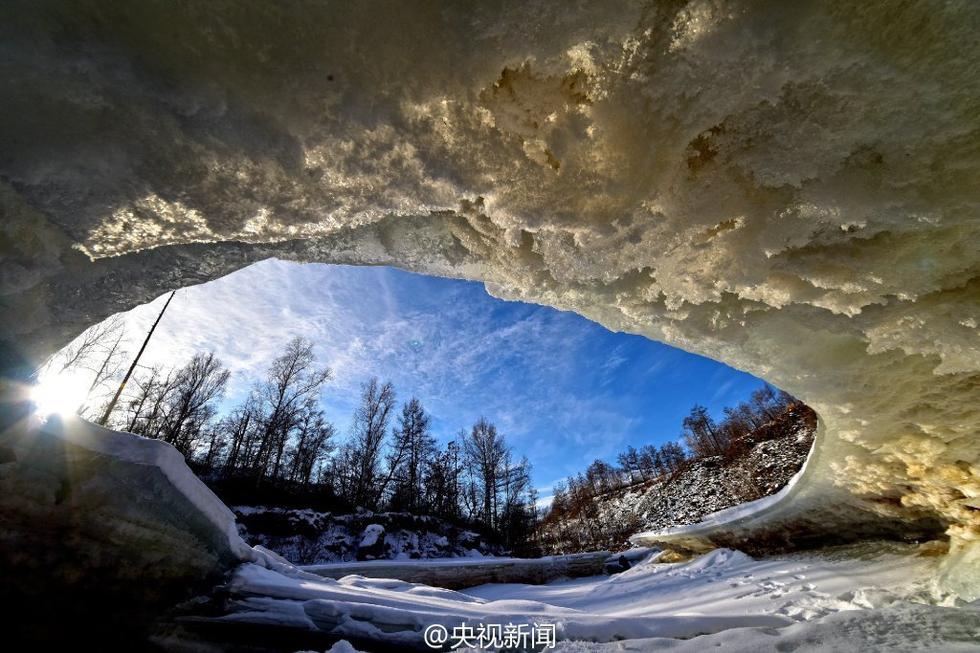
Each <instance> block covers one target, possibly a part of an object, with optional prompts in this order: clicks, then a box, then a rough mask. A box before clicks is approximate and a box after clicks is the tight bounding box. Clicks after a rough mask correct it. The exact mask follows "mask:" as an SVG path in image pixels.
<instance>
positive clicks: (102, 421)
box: [99, 290, 177, 426]
mask: <svg viewBox="0 0 980 653" xmlns="http://www.w3.org/2000/svg"><path fill="white" fill-rule="evenodd" d="M175 294H177V291H176V290H174V291H172V292H171V293H170V297H167V303H165V304H164V305H163V308H162V309H161V310H160V314H159V315H157V319H156V322H154V323H153V326H151V327H150V332H149V333H147V334H146V340H144V341H143V346H142V347H140V350H139V352H137V354H136V358H134V359H133V364H132V365H130V366H129V369H128V370H127V371H126V376H124V377H123V380H122V383H120V384H119V389H118V390H116V394H115V396H114V397H113V398H112V401H110V402H109V405H108V406H106V409H105V412H104V413H103V414H102V419H100V420H99V425H100V426H105V423H106V422H108V421H109V415H110V414H111V413H112V410H113V409H114V408H115V407H116V402H117V401H119V395H121V394H122V392H123V389H124V388H125V387H126V382H127V381H129V377H130V375H131V374H132V373H133V370H135V369H136V364H137V363H139V362H140V356H142V355H143V350H144V349H146V345H148V344H149V342H150V338H151V337H152V336H153V331H154V330H156V328H157V325H158V324H160V318H162V317H163V313H164V311H166V310H167V307H168V306H170V300H171V299H173V298H174V295H175Z"/></svg>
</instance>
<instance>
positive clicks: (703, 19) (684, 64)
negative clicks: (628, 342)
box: [0, 2, 980, 559]
mask: <svg viewBox="0 0 980 653" xmlns="http://www.w3.org/2000/svg"><path fill="white" fill-rule="evenodd" d="M294 9H295V8H294V7H293V6H292V5H277V4H270V3H266V4H250V5H242V6H236V7H234V8H231V9H229V8H227V7H222V8H220V9H219V8H218V7H214V6H211V5H208V4H200V5H180V6H177V7H175V6H173V5H172V3H164V2H160V3H156V2H143V3H139V4H138V5H118V6H112V7H101V8H99V9H98V11H96V9H94V8H93V7H92V6H90V5H86V4H83V3H71V4H65V3H58V2H50V3H46V2H31V3H17V2H11V3H6V4H5V5H4V7H3V9H2V10H0V12H2V15H0V18H2V20H0V30H2V36H3V43H4V55H5V56H4V63H3V66H4V76H3V79H4V81H3V85H4V93H3V97H4V101H3V103H2V106H0V118H2V119H0V142H2V144H3V147H2V150H3V157H2V158H0V206H2V212H3V216H4V217H3V222H2V226H0V228H2V230H3V234H4V238H3V242H2V247H3V253H4V257H3V261H2V275H0V293H2V295H3V302H4V310H3V311H2V315H0V327H2V338H3V341H2V347H0V356H2V360H3V361H4V363H3V365H4V368H5V369H6V370H8V374H11V375H16V374H17V372H16V370H17V369H23V368H29V367H30V366H31V365H32V364H34V363H36V362H38V361H39V360H40V359H42V358H43V357H44V356H45V355H46V354H49V353H51V352H53V351H55V350H57V348H58V347H60V346H61V345H63V344H64V343H65V342H67V341H68V340H69V339H70V338H71V337H72V336H73V335H75V334H77V333H78V332H79V331H81V330H82V329H83V328H84V327H86V326H88V325H89V324H91V323H93V322H95V321H97V320H98V319H101V318H103V317H105V316H106V315H108V314H109V313H111V312H114V311H117V310H121V309H127V308H130V307H132V306H134V305H136V304H138V303H141V302H145V301H147V300H148V299H151V298H152V297H154V296H156V295H158V294H159V293H160V292H162V291H164V290H166V289H170V288H174V287H179V286H182V285H187V284H190V283H197V282H200V281H203V280H207V279H210V278H214V277H215V276H219V275H221V274H224V273H227V272H230V271H232V270H234V269H236V268H238V267H241V266H243V265H245V264H247V263H248V262H250V261H252V260H256V259H258V258H262V257H264V256H269V255H277V256H282V257H288V258H294V259H297V260H309V261H322V262H346V263H361V264H375V263H383V264H389V265H397V266H401V267H404V268H406V269H410V270H415V271H419V272H426V273H430V274H439V275H446V276H458V277H465V278H471V279H479V280H482V281H484V282H486V284H487V287H488V289H489V290H490V291H491V292H493V293H495V294H497V295H500V296H504V297H512V298H517V299H522V300H525V301H532V302H540V303H546V304H550V305H553V306H556V307H559V308H563V309H567V310H573V311H576V312H579V313H581V314H583V315H585V316H587V317H590V318H592V319H594V320H596V321H598V322H600V323H602V324H604V325H605V326H607V327H609V328H611V329H618V330H624V331H630V332H633V333H638V334H643V335H645V336H647V337H650V338H654V339H657V340H661V341H664V342H667V343H670V344H673V345H675V346H679V347H681V348H684V349H686V350H689V351H695V352H698V353H701V354H704V355H706V356H710V357H712V358H715V359H717V360H721V361H724V362H726V363H728V364H730V365H733V366H735V367H737V368H740V369H743V370H746V371H748V372H751V373H753V374H755V375H757V376H759V377H762V378H765V379H767V380H769V381H771V382H773V383H774V384H776V385H778V386H780V387H782V388H785V389H786V390H788V391H790V392H792V393H793V394H794V395H796V396H798V397H800V398H802V399H803V400H805V401H806V402H807V403H808V404H809V405H811V406H813V407H814V408H815V409H816V410H817V412H818V413H819V414H820V416H821V420H822V425H823V430H822V433H821V435H820V436H819V437H818V439H817V442H816V446H815V450H814V453H813V458H812V460H811V462H810V464H809V466H808V468H807V472H806V474H805V476H804V477H803V478H802V479H801V480H800V482H799V483H798V484H797V486H796V488H795V490H794V491H793V493H792V496H791V497H790V498H789V500H788V501H785V502H781V503H780V504H779V507H778V510H776V509H774V510H769V511H766V512H765V513H763V514H767V515H771V516H772V519H776V518H777V517H778V519H779V521H778V523H779V524H782V525H783V526H780V527H779V530H780V532H781V533H782V535H780V537H781V538H783V539H785V538H789V539H790V540H793V539H794V538H795V537H796V535H797V533H798V531H795V530H792V528H791V525H792V524H802V523H805V524H807V525H808V527H807V532H808V533H811V534H813V533H814V532H816V533H817V534H819V532H820V531H822V532H823V533H824V534H825V535H828V536H831V535H834V536H836V535H840V534H842V533H844V534H846V533H851V534H853V535H855V536H861V537H866V536H874V534H875V533H884V532H885V531H888V532H889V534H890V535H894V534H895V531H896V529H897V531H899V532H901V530H902V528H901V525H902V524H906V525H908V529H907V531H908V532H909V533H913V534H918V533H919V532H920V531H921V532H925V533H926V534H927V535H928V534H929V533H928V531H929V530H930V529H929V528H926V526H927V525H930V524H931V530H932V531H936V530H940V531H942V530H945V531H946V532H947V533H948V535H949V536H951V537H952V538H953V544H954V552H959V551H965V550H968V549H971V547H972V550H973V551H976V546H977V545H976V543H977V541H978V539H980V517H978V515H980V512H978V511H977V508H976V502H977V497H978V496H980V482H978V478H980V444H978V443H980V440H978V438H977V433H978V430H980V408H978V404H980V402H978V401H977V397H978V393H980V331H978V325H980V314H978V306H980V257H978V250H977V247H976V243H977V242H980V221H978V219H977V212H978V206H980V187H978V185H977V184H976V179H977V178H978V177H980V156H978V154H977V152H978V142H980V141H978V138H980V137H978V133H980V132H978V130H977V123H976V116H977V115H980V78H978V74H977V70H978V67H977V65H976V64H977V61H978V60H980V53H978V51H977V47H976V39H975V38H974V35H975V34H976V33H977V30H978V29H980V24H978V21H980V13H978V12H976V11H974V10H973V9H972V6H971V5H970V3H944V4H942V5H941V6H936V5H921V6H920V5H914V6H908V5H901V6H891V5H890V4H889V3H883V4H876V5H873V6H869V5H866V4H860V3H849V2H841V3H813V4H812V5H810V4H805V5H799V3H782V4H777V5H773V6H763V5H758V6H742V5H739V6H738V7H727V6H726V5H725V4H724V3H721V4H718V3H701V2H690V3H687V4H685V5H669V6H667V5H661V4H659V3H650V4H646V3H642V2H640V3H629V2H624V3H612V4H610V3H593V4H591V5H583V6H582V7H579V8H574V9H572V8H569V7H568V6H566V3H552V4H550V5H540V4H533V5H527V4H525V3H514V4H512V5H507V6H504V7H497V6H494V7H490V6H489V5H481V6H474V5H472V3H441V4H440V5H439V8H438V10H436V9H432V10H422V9H419V8H418V7H416V6H409V5H395V6H388V7H385V8H384V9H383V10H382V9H381V8H380V7H379V6H377V5H360V4H354V5H350V6H347V7H338V6H335V5H320V4H310V5H308V6H304V10H303V11H295V10H294ZM883 26H887V29H885V28H883ZM758 519H759V520H760V521H758V522H757V523H759V524H762V523H763V522H766V520H763V519H762V518H761V517H760V518H758ZM767 519H768V518H767ZM753 523H756V522H753ZM766 523H768V524H770V525H772V524H774V523H777V522H773V521H768V522H766ZM884 524H891V526H888V527H887V528H886V527H885V526H884ZM770 530H771V529H770ZM761 532H763V531H760V530H750V531H746V533H748V534H747V535H746V537H749V538H751V537H752V535H751V533H761ZM766 532H769V531H766ZM930 536H931V535H930ZM766 537H769V535H767V536H766ZM807 537H810V536H809V535H808V536H807ZM964 559H969V558H968V557H967V558H964ZM974 559H975V556H974Z"/></svg>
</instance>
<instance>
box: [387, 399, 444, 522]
mask: <svg viewBox="0 0 980 653" xmlns="http://www.w3.org/2000/svg"><path fill="white" fill-rule="evenodd" d="M430 421H431V420H430V418H429V416H428V415H427V414H426V412H425V410H424V409H423V408H422V404H421V402H419V400H418V399H416V398H415V397H412V398H411V399H410V400H409V401H408V403H406V404H404V405H403V406H402V413H401V416H400V417H399V418H398V428H397V429H395V431H394V432H393V433H392V440H393V442H392V454H391V455H390V456H389V459H388V468H389V476H390V477H392V478H393V480H394V482H395V493H394V497H393V502H394V504H395V506H394V507H396V508H405V509H407V510H409V511H410V512H418V511H419V510H420V508H421V506H422V503H423V499H424V496H425V489H424V487H423V482H422V481H423V477H424V473H425V469H426V467H427V466H429V462H430V460H431V458H432V456H433V455H434V452H435V440H434V439H433V438H432V437H431V436H430V435H429V423H430Z"/></svg>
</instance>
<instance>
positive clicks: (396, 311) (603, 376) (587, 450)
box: [125, 260, 758, 479]
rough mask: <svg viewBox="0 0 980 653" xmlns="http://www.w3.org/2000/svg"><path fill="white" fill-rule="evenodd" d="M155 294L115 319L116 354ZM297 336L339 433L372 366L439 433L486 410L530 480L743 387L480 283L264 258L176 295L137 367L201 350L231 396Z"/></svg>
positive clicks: (576, 464)
mask: <svg viewBox="0 0 980 653" xmlns="http://www.w3.org/2000/svg"><path fill="white" fill-rule="evenodd" d="M162 302H163V298H160V299H158V300H156V301H154V302H152V303H151V304H148V305H145V306H142V307H139V308H137V309H134V310H133V311H131V312H129V313H128V314H126V316H125V317H126V323H127V329H128V333H129V340H130V351H135V349H136V348H138V343H139V340H140V339H141V338H142V336H143V334H145V332H146V330H147V329H148V328H149V325H150V324H151V323H152V321H153V319H155V317H156V315H157V313H158V312H159V310H160V307H161V306H162ZM297 335H299V336H303V337H306V338H310V339H311V340H313V342H314V343H315V349H316V353H317V355H318V357H319V360H320V361H322V363H323V364H326V365H328V366H329V367H330V368H331V369H332V370H333V373H334V379H333V381H332V382H331V383H330V384H329V385H328V386H327V387H326V389H325V390H324V392H323V396H322V400H323V403H324V406H325V408H326V410H327V412H328V414H329V416H330V418H331V419H333V420H334V421H335V422H336V423H337V425H338V427H340V431H341V432H342V433H346V432H347V424H348V421H349V416H350V414H351V412H352V410H353V408H354V404H355V402H356V400H357V396H358V392H359V388H360V384H361V383H363V382H364V381H365V380H367V379H368V378H369V377H371V376H378V377H380V378H382V379H385V380H391V381H392V382H393V383H394V384H395V387H396V390H397V391H398V393H399V396H400V397H401V398H402V399H407V398H408V397H409V396H410V395H415V396H417V397H419V399H420V400H421V401H422V402H423V405H425V406H426V408H427V409H428V410H429V411H430V412H431V413H432V414H433V417H434V426H435V431H436V435H437V436H439V437H440V438H442V439H448V438H450V437H452V435H453V434H454V433H455V432H456V431H457V430H459V429H460V428H468V427H469V426H470V425H471V424H472V423H473V422H474V421H475V420H476V419H477V418H478V417H480V416H481V415H485V416H487V417H488V418H490V419H492V420H494V421H495V422H496V423H497V424H498V426H499V427H500V429H501V431H502V432H504V433H505V434H506V436H507V437H508V438H509V440H510V441H511V443H512V444H513V445H514V447H515V449H517V451H518V453H519V454H525V455H527V456H528V457H529V458H530V460H531V462H532V464H533V465H534V466H535V468H536V477H537V478H539V479H540V478H546V479H555V478H558V477H561V476H564V475H566V474H568V473H570V472H573V471H577V470H578V469H581V468H582V467H584V466H585V465H586V464H588V463H589V462H591V460H593V459H595V458H606V459H608V458H612V457H614V456H615V454H616V453H617V452H618V451H620V450H622V449H623V448H624V447H625V446H626V445H627V444H634V445H639V444H642V443H644V442H649V441H662V440H664V439H671V438H673V437H674V436H675V435H676V433H677V430H678V425H679V416H680V415H682V414H683V412H684V411H685V410H686V409H687V408H689V407H690V405H691V403H694V402H695V401H699V402H700V403H708V404H709V408H712V406H711V405H710V404H712V403H714V402H717V401H724V400H727V399H729V398H731V397H732V396H735V395H737V394H738V393H739V392H746V391H747V390H746V388H750V387H752V388H754V387H755V386H756V385H758V380H756V379H754V378H753V377H750V376H748V375H745V374H742V373H739V372H736V371H735V370H732V369H730V368H727V367H724V366H722V365H720V364H717V363H713V362H711V361H708V360H706V359H703V358H700V357H696V356H691V355H689V354H685V353H683V352H681V351H679V350H675V349H671V348H669V347H666V346H663V345H660V344H657V343H653V342H650V341H648V340H645V339H643V338H639V337H636V336H629V335H625V334H614V333H610V332H609V331H606V330H605V329H603V328H601V327H599V326H598V325H596V324H594V323H591V322H589V321H587V320H585V319H584V318H581V317H579V316H577V315H574V314H570V313H563V312H559V311H555V310H551V309H548V308H544V307H540V306H532V305H527V304H521V303H514V302H503V301H500V300H497V299H494V298H491V297H490V296H489V295H488V294H487V293H486V291H485V290H484V289H483V287H482V285H480V284H476V283H472V282H464V281H453V280H446V279H433V278H428V277H422V276H419V275H413V274H409V273H405V272H400V271H397V270H392V269H388V268H357V267H349V266H327V265H315V264H307V265H299V264H294V263H286V262H282V261H276V260H269V261H264V262H262V263H259V264H256V265H253V266H251V267H249V268H246V269H244V270H241V271H239V272H237V273H235V274H232V275H229V276H227V277H224V278H222V279H218V280H216V281H213V282H211V283H208V284H204V285H201V286H194V287H190V288H185V289H182V290H180V291H179V292H178V293H177V296H176V297H175V299H174V301H173V303H172V304H171V306H170V308H169V309H168V312H167V314H166V316H165V317H164V319H163V320H162V321H161V323H160V326H159V327H158V330H157V333H156V335H155V336H154V338H153V341H152V343H151V344H150V346H149V347H148V349H147V351H146V353H145V354H144V360H143V363H144V365H147V366H148V365H153V364H160V365H164V366H169V365H173V364H174V363H177V362H180V361H182V360H185V359H187V358H189V357H190V356H192V355H193V354H194V353H195V352H197V351H200V350H212V351H215V352H216V353H217V354H218V356H219V357H220V358H221V360H222V362H223V363H224V364H225V365H226V366H227V367H228V368H229V369H230V370H231V371H232V378H231V382H230V386H229V391H228V394H227V398H226V401H225V405H226V406H230V405H232V404H233V403H235V402H238V401H240V400H241V399H242V398H244V396H245V395H246V394H247V393H248V391H249V388H250V386H251V385H252V384H253V383H254V382H255V380H256V379H258V378H261V377H262V376H263V374H264V373H265V370H266V369H267V368H268V366H269V365H270V363H271V362H272V360H273V359H274V358H275V357H276V355H277V354H278V353H279V351H280V349H281V347H282V346H283V344H284V343H285V342H286V341H288V340H289V339H290V338H291V337H293V336H297ZM706 379H710V381H709V382H707V383H706ZM708 393H711V396H710V398H709V397H705V396H704V395H706V394H708Z"/></svg>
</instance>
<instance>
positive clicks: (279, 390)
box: [253, 337, 330, 480]
mask: <svg viewBox="0 0 980 653" xmlns="http://www.w3.org/2000/svg"><path fill="white" fill-rule="evenodd" d="M314 363H315V358H314V356H313V343H312V342H310V341H309V340H306V339H304V338H300V337H296V338H293V339H292V340H290V341H289V343H288V344H287V345H286V349H285V351H284V352H283V353H282V355H281V356H279V357H278V358H276V360H275V361H273V363H272V367H270V368H269V374H268V378H267V379H266V381H265V383H263V384H262V385H260V386H259V388H258V389H257V393H256V395H257V397H258V399H259V402H260V404H261V407H262V428H261V432H260V435H259V442H258V451H257V452H256V455H255V459H254V461H253V470H254V473H255V475H256V478H257V479H258V480H261V479H262V478H265V477H267V476H268V477H271V478H279V476H280V474H281V471H282V465H283V456H284V453H285V450H286V443H287V441H288V439H289V436H290V433H291V432H292V431H293V430H294V429H296V428H297V427H298V426H299V423H300V419H301V416H302V412H303V410H304V407H305V406H306V405H307V402H309V401H310V400H313V401H315V400H316V398H317V396H318V394H319V392H320V388H321V387H322V386H323V384H324V383H326V382H327V380H328V379H329V378H330V370H329V368H322V369H317V368H316V367H315V365H314Z"/></svg>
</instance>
